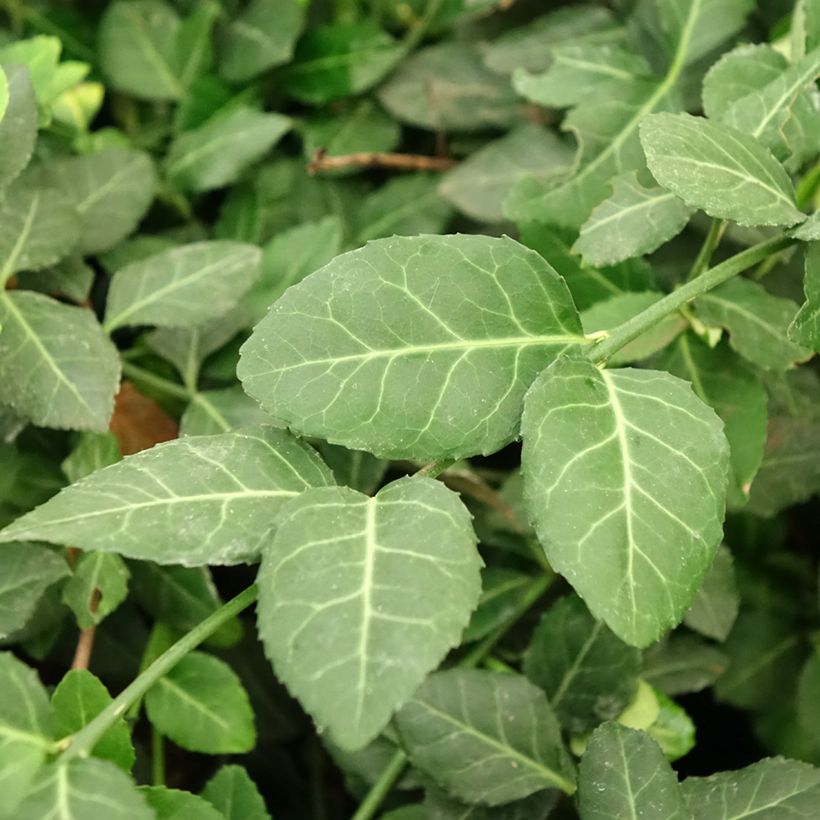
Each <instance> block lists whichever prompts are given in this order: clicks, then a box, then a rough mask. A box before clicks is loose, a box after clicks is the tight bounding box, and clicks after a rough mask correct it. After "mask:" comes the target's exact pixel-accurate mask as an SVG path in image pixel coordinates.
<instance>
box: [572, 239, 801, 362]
mask: <svg viewBox="0 0 820 820" xmlns="http://www.w3.org/2000/svg"><path fill="white" fill-rule="evenodd" d="M797 241H798V240H797V239H794V238H793V237H790V236H777V237H775V238H774V239H768V240H766V241H765V242H761V243H759V244H757V245H753V246H752V247H751V248H747V249H746V250H745V251H741V252H740V253H738V254H735V256H732V257H730V258H729V259H727V260H726V261H725V262H721V263H720V264H719V265H715V267H713V268H710V269H709V270H707V271H705V272H704V273H702V274H701V275H700V276H698V277H697V279H692V280H691V281H690V282H687V283H686V284H685V285H681V287H679V288H678V289H677V290H673V291H672V293H670V294H668V295H666V296H664V298H663V299H661V300H660V301H658V302H655V304H653V305H650V306H649V307H648V308H647V309H646V310H644V311H641V312H640V313H639V314H638V315H637V316H633V317H632V318H631V319H629V320H627V321H626V322H624V323H623V324H621V325H619V326H618V327H616V328H615V329H614V330H613V331H612V332H611V333H610V334H609V335H608V336H607V337H606V338H605V339H603V340H602V341H601V342H599V343H598V344H597V345H595V346H593V347H592V348H591V349H590V350H589V352H588V354H587V356H588V357H589V358H590V359H591V360H592V361H594V362H598V363H604V362H606V360H607V359H609V357H610V356H612V355H613V354H614V353H617V352H618V351H619V350H620V349H621V348H622V347H624V345H627V344H629V342H631V341H632V340H633V339H637V338H638V336H640V335H641V334H642V333H645V332H646V331H647V330H649V328H651V327H653V326H654V325H656V324H657V323H658V322H660V321H661V319H663V318H665V317H666V316H668V315H669V314H670V313H674V312H675V311H676V310H679V309H680V308H682V307H683V306H684V305H685V304H686V303H687V302H690V301H691V300H692V299H695V298H696V297H698V296H701V295H703V294H704V293H706V292H708V291H710V290H712V288H715V287H717V286H718V285H721V284H723V283H724V282H727V281H728V280H729V279H731V278H732V277H733V276H737V274H739V273H741V272H743V271H745V270H748V269H749V268H751V267H752V266H753V265H756V264H757V263H758V262H761V261H763V260H764V259H766V258H768V257H769V256H771V255H772V254H775V253H778V252H779V251H782V250H783V249H784V248H788V247H789V246H790V245H794V244H795V243H796V242H797Z"/></svg>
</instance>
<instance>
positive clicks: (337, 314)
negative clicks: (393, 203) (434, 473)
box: [238, 236, 584, 460]
mask: <svg viewBox="0 0 820 820" xmlns="http://www.w3.org/2000/svg"><path fill="white" fill-rule="evenodd" d="M489 317H492V318H489ZM583 342H584V338H583V336H582V335H581V328H580V322H579V320H578V315H577V313H576V311H575V308H574V306H573V305H572V301H571V299H570V296H569V293H568V291H567V289H566V286H565V285H564V283H563V281H562V280H561V279H560V277H559V276H558V275H557V274H556V273H555V271H554V270H553V269H552V268H551V267H550V265H549V264H548V263H547V262H545V261H544V260H543V259H542V258H541V257H539V256H538V255H537V254H535V253H533V252H532V251H529V250H527V249H525V248H523V247H522V246H520V245H518V244H517V243H516V242H513V241H512V240H510V239H506V238H505V239H492V238H489V237H477V236H427V237H413V238H408V239H403V238H398V237H397V238H393V239H385V240H381V241H376V242H371V243H369V244H368V245H367V246H365V247H364V248H361V249H359V250H357V251H352V252H351V253H347V254H344V255H343V256H340V257H337V258H336V259H334V260H333V261H332V262H331V263H330V264H329V265H327V266H326V267H324V268H322V270H321V271H317V273H315V274H314V275H313V276H310V277H308V278H307V279H305V280H304V281H302V282H300V283H299V284H298V285H296V286H294V287H292V288H291V289H290V290H288V291H287V293H286V294H285V295H284V296H283V297H282V298H281V299H280V300H279V301H278V302H277V303H276V304H275V305H274V307H273V308H272V309H271V311H270V312H269V313H268V315H267V316H266V317H265V318H264V319H263V320H262V321H261V322H260V323H259V324H258V325H257V327H256V329H255V331H254V333H253V335H252V336H251V338H250V340H249V341H248V342H246V343H245V345H244V346H243V348H242V358H241V360H240V363H239V367H238V373H239V376H240V379H241V380H242V382H243V384H244V387H245V389H246V390H247V391H248V393H249V394H250V395H251V396H253V397H254V398H255V399H257V400H258V401H259V402H260V403H261V404H262V406H263V407H264V408H265V409H267V410H269V411H271V412H272V413H274V414H275V416H276V417H277V418H279V419H280V420H281V421H283V422H285V423H287V424H288V425H290V426H292V427H293V428H294V429H295V430H298V431H300V432H301V433H302V434H304V435H316V436H319V437H321V438H325V439H327V440H328V441H332V442H334V443H337V444H343V445H344V446H346V447H350V448H351V449H362V450H368V451H369V452H372V453H375V454H376V455H379V456H384V457H396V458H417V459H419V460H431V459H434V458H447V457H451V458H459V457H463V456H465V455H469V454H475V453H490V452H494V451H495V450H497V449H499V448H500V447H502V446H503V445H504V444H506V443H507V442H509V441H511V440H512V439H513V438H514V437H515V435H516V434H517V429H518V418H519V413H520V407H521V398H522V396H523V393H524V391H525V390H526V389H527V387H528V386H529V383H530V381H531V380H532V379H533V378H534V376H535V374H536V373H537V372H538V371H539V370H540V369H541V368H542V367H543V366H544V364H545V362H548V361H549V360H550V359H551V358H552V357H554V356H555V355H557V354H558V353H559V352H560V351H561V350H563V349H565V348H567V347H568V346H570V345H572V344H579V343H583ZM411 385H414V386H413V387H411ZM419 388H421V389H419ZM343 392H344V401H340V400H339V399H340V396H341V395H342V393H343ZM468 395H472V396H479V397H480V405H476V404H474V403H472V402H465V400H464V398H465V396H468Z"/></svg>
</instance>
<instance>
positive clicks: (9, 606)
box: [0, 544, 69, 734]
mask: <svg viewBox="0 0 820 820" xmlns="http://www.w3.org/2000/svg"><path fill="white" fill-rule="evenodd" d="M68 572H69V569H68V565H67V564H66V562H65V560H64V559H63V558H62V556H60V555H57V554H56V553H55V552H53V551H52V550H50V549H48V548H47V547H43V546H40V545H39V544H7V545H5V546H3V547H2V548H0V578H2V579H3V581H2V586H0V639H2V638H5V637H6V636H7V635H10V634H11V633H12V632H16V631H17V630H18V629H20V628H22V627H23V626H25V625H26V623H27V622H28V620H29V618H30V617H31V616H32V614H33V613H34V610H35V607H36V606H37V603H38V602H39V600H40V597H41V596H42V594H43V593H44V592H45V591H46V589H47V588H48V587H50V586H51V585H52V584H54V583H56V582H57V581H59V580H60V579H61V578H64V577H65V576H66V575H68ZM0 734H2V730H0Z"/></svg>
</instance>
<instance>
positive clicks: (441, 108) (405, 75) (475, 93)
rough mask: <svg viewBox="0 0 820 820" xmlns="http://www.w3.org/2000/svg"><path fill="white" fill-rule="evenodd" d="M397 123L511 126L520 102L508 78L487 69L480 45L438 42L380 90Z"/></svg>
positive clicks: (442, 127) (438, 127)
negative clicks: (482, 58)
mask: <svg viewBox="0 0 820 820" xmlns="http://www.w3.org/2000/svg"><path fill="white" fill-rule="evenodd" d="M378 97H379V101H380V102H381V104H382V105H383V106H384V107H385V108H386V109H387V110H388V111H389V112H390V113H391V114H392V115H393V116H394V117H396V118H397V119H398V120H400V121H401V122H404V123H408V124H409V125H415V126H418V127H420V128H426V129H429V130H431V131H479V130H481V129H485V128H507V127H509V126H510V125H512V124H513V123H515V122H517V121H519V120H520V119H521V117H520V111H519V108H520V103H519V102H518V100H517V99H516V97H515V94H514V93H513V90H512V88H510V83H509V81H508V80H507V78H506V77H501V76H499V75H498V74H495V73H494V72H492V71H490V70H489V69H487V68H486V67H485V66H484V65H483V63H482V61H481V54H480V51H479V49H478V47H477V45H476V44H474V43H467V42H449V43H440V44H438V45H435V46H429V47H428V48H424V49H422V50H421V51H418V52H417V53H416V54H414V55H413V56H412V57H410V58H409V59H407V60H405V61H404V62H403V63H402V64H401V66H400V67H399V68H398V70H397V71H396V72H394V73H393V74H392V76H391V77H390V79H389V80H388V81H387V82H386V83H385V84H384V85H383V86H381V88H380V89H379V92H378Z"/></svg>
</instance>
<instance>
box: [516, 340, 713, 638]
mask: <svg viewBox="0 0 820 820" xmlns="http://www.w3.org/2000/svg"><path fill="white" fill-rule="evenodd" d="M722 427H723V425H722V423H721V422H720V420H719V419H718V417H717V416H716V415H715V413H714V411H712V409H711V408H709V407H707V406H706V405H705V404H703V403H702V402H701V401H700V399H698V398H697V396H695V395H694V393H693V392H692V390H691V388H690V386H689V385H688V384H686V382H683V381H681V380H680V379H677V378H675V377H674V376H671V375H669V374H667V373H663V372H658V371H652V370H633V369H621V370H611V371H610V370H599V369H598V368H597V367H596V366H595V365H594V364H592V363H591V362H589V361H588V360H586V359H582V358H580V357H576V356H570V355H566V356H563V357H562V358H560V359H558V360H557V361H556V362H555V363H554V364H552V365H551V366H550V367H548V368H547V369H546V370H545V371H544V372H543V373H542V374H541V376H540V377H539V378H538V380H537V381H536V382H535V384H534V385H533V387H532V388H531V389H530V391H529V393H528V394H527V398H526V401H525V403H524V418H523V421H522V437H523V439H524V450H523V454H522V472H523V475H524V486H525V495H526V500H527V505H528V508H529V511H530V515H531V516H532V518H533V520H534V521H535V525H536V530H537V532H538V536H539V539H540V540H541V543H542V544H543V546H544V551H545V552H546V554H547V558H548V560H549V561H550V564H551V565H552V566H553V567H554V568H555V570H556V571H557V572H560V573H561V574H562V575H564V576H565V577H566V578H567V580H568V581H569V582H570V583H571V584H572V585H573V586H574V587H575V589H576V591H577V592H578V593H579V594H580V595H581V597H582V598H583V599H584V600H585V601H586V603H587V605H588V606H589V608H590V610H591V611H592V614H593V615H595V616H596V617H597V618H600V619H602V620H603V621H604V622H605V623H606V624H607V625H608V626H609V627H610V629H612V631H613V632H615V634H616V635H618V637H620V638H621V639H622V640H624V641H626V642H627V643H630V644H633V645H635V646H646V645H648V644H650V643H652V642H653V641H654V640H657V638H658V637H660V635H661V634H662V633H663V632H664V630H666V629H668V628H669V627H671V626H674V625H675V624H677V623H679V622H680V620H681V619H682V617H683V615H684V613H685V612H686V610H687V609H688V608H689V606H690V605H691V603H692V600H693V598H694V596H695V592H696V591H697V589H698V587H699V586H700V583H701V581H702V580H703V577H704V576H705V574H706V571H707V570H708V568H709V566H710V565H711V563H712V560H713V558H714V555H715V552H716V550H717V548H718V543H719V541H720V538H721V535H722V532H721V524H722V521H723V514H724V505H725V496H726V471H727V468H728V460H729V452H728V449H729V448H728V446H727V443H726V439H725V437H724V435H723V429H722ZM593 556H594V557H593Z"/></svg>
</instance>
